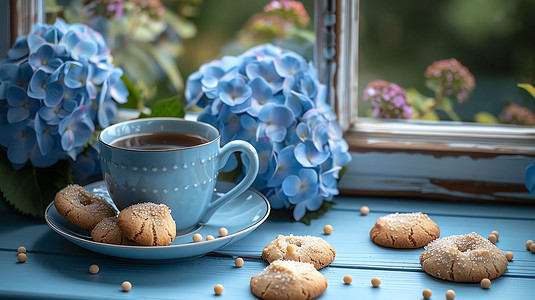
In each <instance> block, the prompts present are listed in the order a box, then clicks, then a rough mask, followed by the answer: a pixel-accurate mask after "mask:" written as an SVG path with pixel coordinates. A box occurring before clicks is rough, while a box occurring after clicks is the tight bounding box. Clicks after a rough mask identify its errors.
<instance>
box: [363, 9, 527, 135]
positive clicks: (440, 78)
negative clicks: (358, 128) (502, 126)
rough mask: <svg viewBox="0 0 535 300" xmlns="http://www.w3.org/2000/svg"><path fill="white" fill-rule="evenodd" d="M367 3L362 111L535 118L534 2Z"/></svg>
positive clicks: (490, 119)
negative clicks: (534, 113) (534, 86)
mask: <svg viewBox="0 0 535 300" xmlns="http://www.w3.org/2000/svg"><path fill="white" fill-rule="evenodd" d="M359 10H360V12H359V13H360V16H359V49H358V51H359V93H358V97H359V102H358V115H359V117H375V118H404V119H409V118H411V119H425V120H455V121H465V122H484V123H513V124H524V125H535V117H534V115H533V112H534V110H535V89H533V85H535V38H534V35H533V28H535V18H533V12H534V11H535V2H534V1H531V0H510V1H501V0H448V1H427V0H404V1H398V0H382V1H372V0H361V1H360V7H359ZM377 79H380V80H384V81H374V80H377ZM518 84H525V85H521V86H522V87H519V86H518ZM367 86H368V88H367ZM530 91H531V94H530Z"/></svg>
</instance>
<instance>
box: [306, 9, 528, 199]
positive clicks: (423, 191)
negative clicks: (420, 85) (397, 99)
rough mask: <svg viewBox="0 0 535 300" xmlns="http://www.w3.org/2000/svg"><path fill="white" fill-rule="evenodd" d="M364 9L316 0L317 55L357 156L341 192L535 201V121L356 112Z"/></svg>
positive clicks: (351, 149) (338, 113)
mask: <svg viewBox="0 0 535 300" xmlns="http://www.w3.org/2000/svg"><path fill="white" fill-rule="evenodd" d="M358 16H359V0H315V12H314V19H315V34H316V49H315V63H316V65H317V67H318V70H319V75H320V80H322V82H325V83H327V85H328V86H329V87H330V92H329V93H328V100H329V102H330V103H331V105H332V106H333V108H334V110H335V112H336V113H337V115H338V121H339V123H340V125H341V126H342V128H344V130H345V137H346V139H347V140H348V143H349V145H350V151H351V155H352V158H353V160H352V162H351V163H350V165H349V167H348V170H347V172H346V174H345V175H344V176H343V178H342V180H341V181H340V184H339V187H340V189H341V190H342V192H343V193H349V194H361V195H382V196H385V195H386V196H408V197H424V198H440V199H456V200H459V199H463V200H465V199H468V200H474V199H478V200H485V201H487V200H494V201H496V200H497V201H508V202H521V203H527V202H528V201H529V202H531V203H533V200H534V199H535V196H534V195H530V194H529V193H528V191H527V189H526V188H525V187H524V180H525V171H524V170H525V167H526V166H527V165H529V164H531V163H533V161H534V158H535V127H528V126H515V125H482V124H477V123H466V122H464V123H463V122H446V121H441V122H425V121H410V120H404V121H381V120H376V119H370V118H359V119H357V105H356V104H355V103H354V101H358V99H359V96H360V95H357V92H358V80H357V79H358V51H357V49H358ZM333 53H334V57H333ZM331 57H332V59H331Z"/></svg>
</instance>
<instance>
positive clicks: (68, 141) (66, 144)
mask: <svg viewBox="0 0 535 300" xmlns="http://www.w3.org/2000/svg"><path fill="white" fill-rule="evenodd" d="M61 147H63V150H65V151H69V150H71V149H73V148H74V132H72V130H68V131H65V133H63V135H62V136H61Z"/></svg>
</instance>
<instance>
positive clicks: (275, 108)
mask: <svg viewBox="0 0 535 300" xmlns="http://www.w3.org/2000/svg"><path fill="white" fill-rule="evenodd" d="M258 119H259V120H260V121H262V122H264V123H268V124H276V125H281V126H284V127H285V128H288V127H289V126H290V125H291V124H292V123H293V121H294V119H295V117H294V114H293V112H292V111H291V110H290V109H289V108H288V107H286V106H284V105H280V104H275V103H268V104H266V105H264V107H263V108H262V109H261V110H260V112H259V114H258Z"/></svg>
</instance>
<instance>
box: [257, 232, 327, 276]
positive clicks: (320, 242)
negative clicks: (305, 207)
mask: <svg viewBox="0 0 535 300" xmlns="http://www.w3.org/2000/svg"><path fill="white" fill-rule="evenodd" d="M289 245H293V246H294V247H290V250H291V251H289V250H288V246H289ZM335 254H336V252H335V251H334V248H333V247H332V246H331V245H329V243H327V242H326V241H325V240H324V239H322V238H319V237H315V236H309V235H307V236H293V235H289V236H283V235H278V236H277V238H276V239H275V240H274V241H272V242H271V243H269V244H268V245H267V246H266V247H265V248H264V251H262V258H263V259H265V260H267V261H268V262H269V263H271V262H273V261H275V260H278V259H283V260H293V261H301V262H306V263H311V264H313V265H314V267H315V268H316V269H317V270H319V269H321V268H324V267H326V266H327V265H329V264H330V263H331V262H332V261H333V260H334V256H335Z"/></svg>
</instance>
